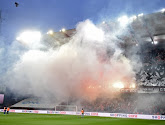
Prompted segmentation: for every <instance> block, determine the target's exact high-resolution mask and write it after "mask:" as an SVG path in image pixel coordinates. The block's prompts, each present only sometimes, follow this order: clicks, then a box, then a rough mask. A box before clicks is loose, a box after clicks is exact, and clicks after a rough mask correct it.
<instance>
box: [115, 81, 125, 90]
mask: <svg viewBox="0 0 165 125" xmlns="http://www.w3.org/2000/svg"><path fill="white" fill-rule="evenodd" d="M113 87H114V88H118V89H122V88H124V84H123V83H122V82H116V83H114V84H113Z"/></svg>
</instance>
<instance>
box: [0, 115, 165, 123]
mask: <svg viewBox="0 0 165 125" xmlns="http://www.w3.org/2000/svg"><path fill="white" fill-rule="evenodd" d="M0 125H165V121H158V120H141V119H123V118H109V117H106V118H105V117H92V116H85V117H84V118H81V116H71V115H54V114H53V115H48V114H21V113H19V114H17V113H10V114H8V115H4V114H3V113H0Z"/></svg>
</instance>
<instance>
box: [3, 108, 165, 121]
mask: <svg viewBox="0 0 165 125" xmlns="http://www.w3.org/2000/svg"><path fill="white" fill-rule="evenodd" d="M0 112H3V109H0ZM10 112H13V113H36V114H63V115H81V112H72V111H50V110H19V109H10ZM84 115H85V116H100V117H115V118H134V119H152V120H165V115H143V114H124V113H101V112H85V113H84Z"/></svg>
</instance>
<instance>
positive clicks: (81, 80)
mask: <svg viewBox="0 0 165 125" xmlns="http://www.w3.org/2000/svg"><path fill="white" fill-rule="evenodd" d="M113 30H114V29H110V28H109V27H107V26H106V25H99V26H97V25H95V24H93V23H92V22H91V21H90V20H86V21H84V22H80V23H79V24H78V25H77V28H76V34H75V35H74V36H73V37H72V39H71V40H70V41H69V42H68V43H66V44H64V45H62V46H60V47H57V48H55V49H54V48H53V47H50V48H49V49H47V50H44V51H43V50H41V49H34V48H31V49H28V50H26V51H25V52H22V53H21V54H20V55H19V56H20V58H19V59H18V60H17V61H16V63H15V64H14V65H13V66H12V68H11V69H10V71H8V72H7V75H6V77H5V78H4V79H3V82H5V84H6V85H8V87H10V88H11V89H12V90H13V91H14V92H17V93H19V94H22V95H26V94H32V95H34V96H38V97H47V96H49V95H51V96H54V97H60V98H65V97H69V96H73V97H77V98H80V97H85V96H88V97H91V98H96V97H98V96H99V95H100V94H101V93H103V91H104V90H105V88H106V93H107V91H108V92H111V91H113V84H114V83H116V82H123V83H124V84H125V86H129V84H132V83H134V82H135V73H134V71H133V68H132V65H131V63H130V61H129V59H128V58H126V57H125V56H124V55H123V50H122V48H121V47H120V43H121V42H123V41H121V40H119V39H118V38H117V35H118V34H121V31H117V30H116V31H115V32H113ZM40 44H42V43H40ZM41 46H44V45H43V44H42V45H41ZM107 51H109V53H107Z"/></svg>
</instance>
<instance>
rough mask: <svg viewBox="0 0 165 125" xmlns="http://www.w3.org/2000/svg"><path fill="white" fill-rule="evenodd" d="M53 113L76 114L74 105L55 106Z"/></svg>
mask: <svg viewBox="0 0 165 125" xmlns="http://www.w3.org/2000/svg"><path fill="white" fill-rule="evenodd" d="M55 111H73V112H76V113H77V106H76V105H55Z"/></svg>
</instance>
